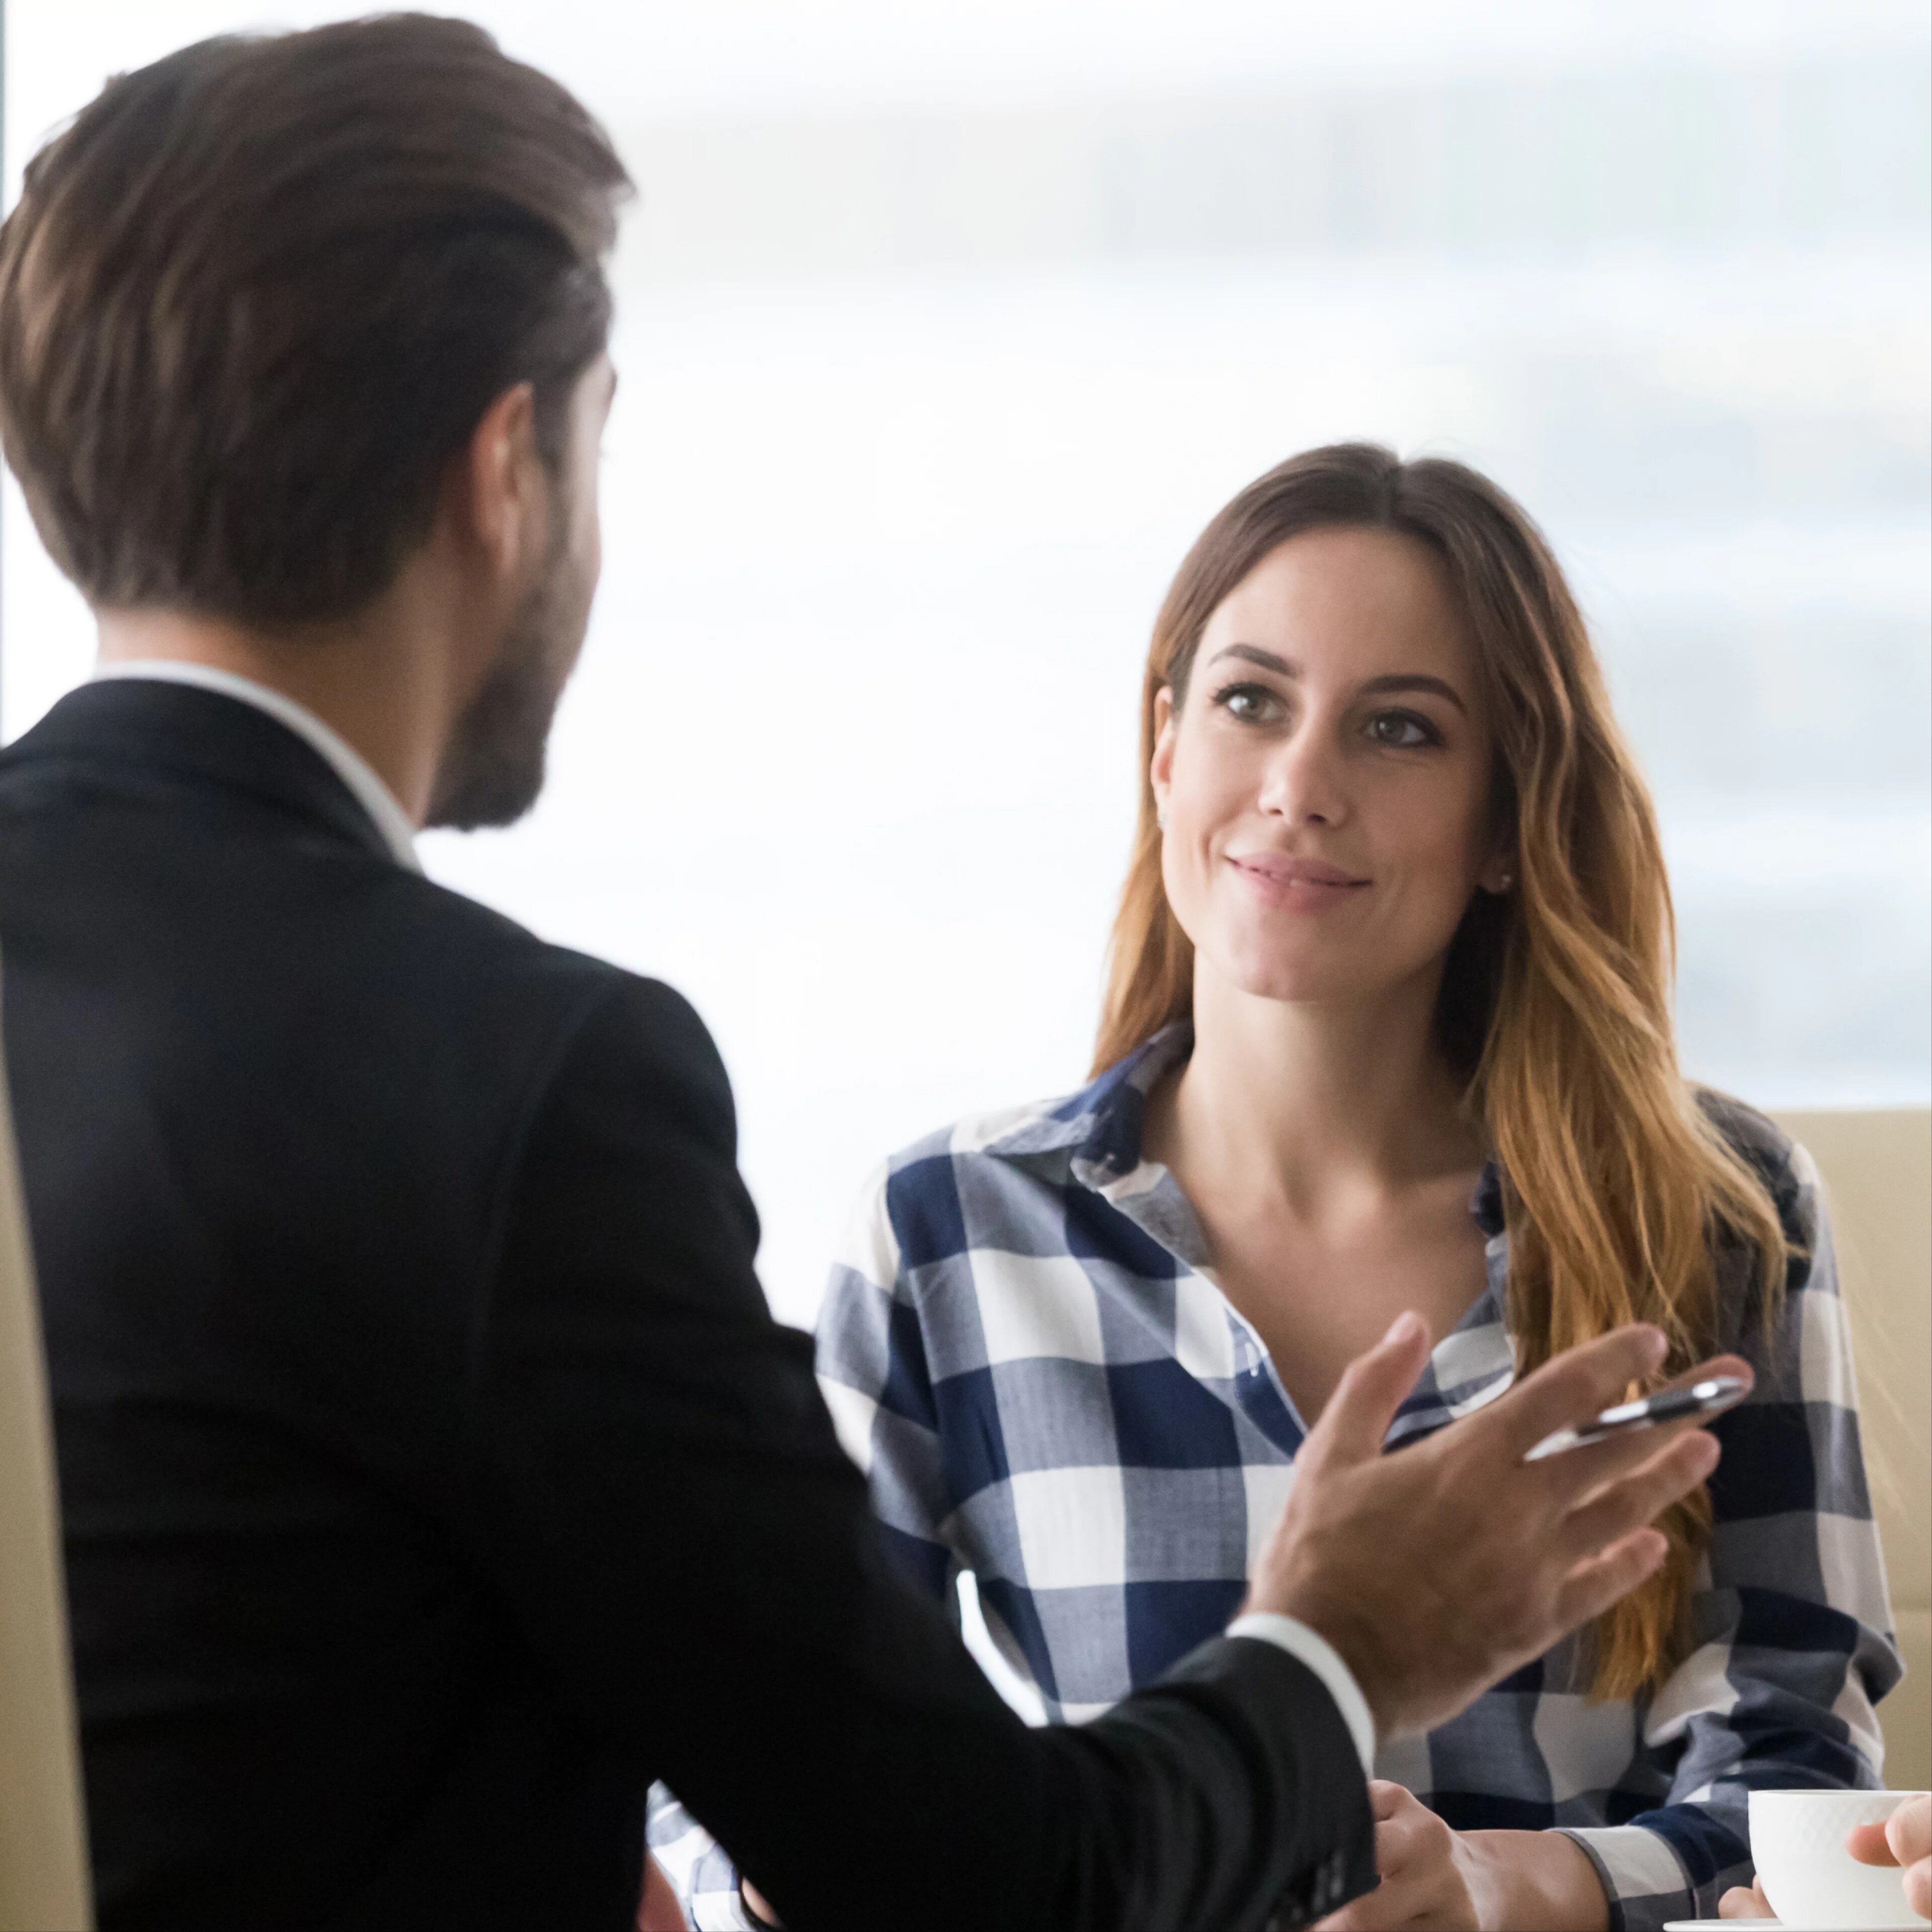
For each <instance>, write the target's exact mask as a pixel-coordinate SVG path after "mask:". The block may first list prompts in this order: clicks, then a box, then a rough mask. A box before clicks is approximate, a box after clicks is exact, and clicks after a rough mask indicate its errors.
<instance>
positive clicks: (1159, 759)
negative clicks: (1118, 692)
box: [1148, 685, 1176, 825]
mask: <svg viewBox="0 0 1932 1932" xmlns="http://www.w3.org/2000/svg"><path fill="white" fill-rule="evenodd" d="M1175 722H1176V718H1175V709H1174V692H1173V691H1172V688H1170V687H1169V686H1168V685H1162V686H1161V688H1160V690H1158V691H1156V692H1155V693H1154V757H1153V758H1152V759H1151V760H1150V762H1149V763H1148V783H1149V784H1151V785H1152V786H1153V787H1154V816H1155V817H1156V818H1157V819H1158V820H1160V823H1162V824H1163V825H1165V824H1166V823H1167V795H1168V793H1169V791H1170V790H1172V787H1173V784H1174V730H1175Z"/></svg>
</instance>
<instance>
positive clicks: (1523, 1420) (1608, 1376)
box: [1482, 1322, 1670, 1461]
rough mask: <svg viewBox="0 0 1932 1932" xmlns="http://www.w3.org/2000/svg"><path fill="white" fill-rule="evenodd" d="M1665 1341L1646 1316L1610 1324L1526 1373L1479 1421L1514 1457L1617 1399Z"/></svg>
mask: <svg viewBox="0 0 1932 1932" xmlns="http://www.w3.org/2000/svg"><path fill="white" fill-rule="evenodd" d="M1669 1346H1670V1345H1669V1344H1668V1343H1667V1342H1666V1341H1665V1340H1664V1331H1663V1330H1662V1329H1661V1328H1652V1326H1651V1325H1649V1323H1648V1322H1632V1323H1631V1324H1630V1325H1628V1326H1627V1327H1625V1328H1613V1329H1612V1330H1611V1331H1610V1334H1607V1335H1601V1336H1599V1337H1598V1338H1597V1340H1595V1341H1594V1342H1586V1343H1584V1344H1583V1346H1581V1347H1580V1348H1576V1349H1568V1350H1566V1351H1565V1352H1564V1353H1563V1354H1562V1355H1559V1356H1557V1357H1556V1358H1555V1360H1553V1361H1547V1362H1545V1363H1544V1365H1543V1366H1542V1367H1541V1368H1540V1369H1538V1370H1537V1372H1536V1373H1535V1374H1534V1375H1533V1376H1526V1378H1525V1379H1523V1381H1522V1382H1520V1383H1518V1384H1517V1386H1516V1387H1515V1388H1513V1389H1511V1391H1510V1392H1509V1394H1507V1395H1506V1396H1505V1397H1503V1398H1502V1400H1501V1401H1499V1402H1497V1403H1493V1404H1492V1405H1491V1406H1490V1408H1489V1409H1488V1410H1487V1411H1486V1412H1484V1417H1483V1418H1482V1420H1483V1421H1484V1427H1486V1428H1487V1429H1490V1430H1495V1431H1496V1432H1497V1433H1499V1435H1500V1436H1501V1437H1502V1442H1503V1446H1504V1448H1505V1450H1506V1451H1507V1452H1508V1454H1510V1456H1511V1457H1512V1459H1513V1460H1517V1461H1520V1460H1522V1459H1523V1457H1525V1456H1526V1455H1528V1454H1529V1452H1530V1451H1531V1450H1532V1449H1534V1448H1535V1447H1536V1445H1538V1443H1539V1442H1541V1441H1542V1440H1543V1439H1544V1437H1545V1436H1554V1435H1555V1434H1556V1432H1557V1430H1559V1429H1574V1428H1576V1427H1578V1426H1579V1425H1580V1424H1583V1423H1586V1422H1588V1421H1589V1420H1590V1418H1592V1416H1593V1415H1596V1414H1598V1412H1599V1411H1600V1410H1603V1409H1608V1408H1609V1407H1610V1406H1611V1404H1612V1403H1616V1402H1621V1401H1622V1400H1623V1397H1624V1394H1625V1391H1626V1390H1628V1388H1629V1387H1630V1385H1631V1383H1632V1382H1641V1381H1642V1380H1643V1379H1644V1378H1645V1377H1646V1376H1649V1375H1650V1374H1651V1373H1652V1372H1653V1371H1654V1370H1655V1369H1656V1368H1657V1367H1658V1364H1660V1363H1661V1362H1662V1361H1663V1360H1664V1354H1665V1352H1666V1350H1667V1348H1668V1347H1669ZM1571 1453H1572V1454H1580V1453H1582V1452H1581V1451H1572V1452H1571Z"/></svg>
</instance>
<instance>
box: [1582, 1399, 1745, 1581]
mask: <svg viewBox="0 0 1932 1932" xmlns="http://www.w3.org/2000/svg"><path fill="white" fill-rule="evenodd" d="M1718 1454H1719V1451H1718V1444H1717V1439H1716V1438H1715V1437H1714V1436H1707V1435H1706V1434H1705V1433H1703V1430H1694V1431H1693V1432H1692V1433H1691V1434H1689V1435H1688V1436H1680V1437H1679V1439H1678V1440H1677V1441H1676V1442H1673V1443H1671V1444H1670V1445H1669V1446H1668V1447H1667V1448H1665V1449H1664V1450H1663V1451H1661V1452H1658V1453H1654V1454H1652V1457H1651V1459H1650V1460H1649V1462H1647V1463H1645V1464H1644V1465H1643V1467H1642V1468H1641V1469H1637V1470H1636V1471H1634V1472H1633V1473H1632V1474H1631V1475H1628V1476H1625V1478H1623V1479H1622V1481H1620V1482H1616V1483H1613V1484H1611V1485H1610V1487H1609V1488H1607V1490H1604V1491H1603V1492H1602V1493H1601V1494H1599V1495H1598V1496H1594V1497H1592V1499H1591V1500H1590V1501H1589V1502H1587V1503H1586V1504H1585V1505H1583V1507H1582V1508H1580V1509H1574V1510H1572V1511H1571V1512H1570V1514H1569V1515H1568V1517H1565V1520H1564V1522H1563V1525H1562V1529H1560V1530H1559V1532H1557V1547H1558V1550H1559V1553H1561V1554H1562V1555H1564V1556H1567V1557H1568V1559H1569V1560H1570V1561H1571V1562H1572V1563H1581V1562H1586V1560H1588V1559H1589V1558H1591V1557H1593V1556H1595V1555H1596V1554H1597V1553H1598V1551H1599V1550H1605V1549H1607V1548H1608V1547H1610V1544H1613V1543H1615V1542H1616V1541H1617V1539H1618V1538H1619V1537H1622V1536H1628V1535H1629V1534H1630V1532H1631V1531H1632V1530H1634V1529H1642V1528H1643V1526H1644V1525H1645V1524H1646V1523H1655V1521H1656V1520H1657V1519H1658V1517H1660V1516H1661V1515H1662V1514H1664V1511H1666V1510H1667V1509H1668V1508H1670V1505H1672V1504H1673V1503H1674V1502H1676V1501H1677V1499H1679V1497H1680V1496H1688V1495H1689V1494H1690V1493H1691V1491H1692V1490H1694V1489H1695V1488H1696V1487H1697V1485H1698V1484H1700V1483H1701V1482H1702V1481H1703V1480H1704V1478H1706V1476H1708V1475H1709V1474H1710V1473H1711V1472H1712V1470H1713V1469H1715V1468H1716V1467H1717V1466H1718Z"/></svg>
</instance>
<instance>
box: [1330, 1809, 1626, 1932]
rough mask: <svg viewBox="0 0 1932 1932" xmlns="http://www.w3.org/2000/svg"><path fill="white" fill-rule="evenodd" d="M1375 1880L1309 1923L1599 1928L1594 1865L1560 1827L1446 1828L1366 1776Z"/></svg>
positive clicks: (1337, 1930) (1601, 1906)
mask: <svg viewBox="0 0 1932 1932" xmlns="http://www.w3.org/2000/svg"><path fill="white" fill-rule="evenodd" d="M1369 1805H1370V1809H1371V1810H1372V1811H1373V1812H1374V1814H1375V1819H1376V1870H1378V1871H1379V1872H1380V1873H1382V1883H1381V1884H1380V1885H1378V1886H1377V1887H1376V1889H1375V1890H1374V1891H1370V1892H1364V1894H1362V1896H1361V1897H1360V1898H1358V1899H1353V1900H1350V1902H1349V1903H1348V1904H1346V1905H1345V1906H1343V1908H1342V1909H1341V1910H1340V1912H1331V1914H1330V1915H1328V1917H1327V1918H1325V1919H1323V1920H1322V1921H1321V1922H1320V1924H1319V1925H1318V1926H1317V1927H1316V1932H1392V1928H1394V1927H1397V1926H1400V1927H1403V1928H1405V1932H1466V1928H1469V1927H1481V1928H1482V1932H1532V1928H1533V1929H1534V1932H1604V1927H1606V1926H1607V1925H1608V1924H1609V1923H1610V1902H1609V1900H1607V1899H1606V1898H1605V1897H1604V1888H1603V1885H1602V1884H1601V1882H1600V1881H1599V1879H1598V1876H1597V1868H1596V1867H1595V1865H1593V1864H1592V1863H1591V1862H1590V1860H1589V1855H1588V1853H1586V1852H1584V1851H1583V1849H1582V1848H1581V1847H1580V1846H1578V1845H1577V1843H1576V1842H1575V1841H1574V1840H1572V1839H1571V1838H1567V1837H1565V1835H1564V1834H1563V1833H1562V1832H1452V1831H1451V1829H1449V1827H1448V1826H1447V1825H1445V1823H1443V1822H1442V1820H1441V1819H1440V1818H1439V1817H1436V1814H1435V1813H1434V1812H1433V1811H1430V1809H1429V1808H1428V1807H1427V1805H1424V1804H1423V1803H1421V1801H1420V1800H1419V1799H1416V1798H1415V1797H1414V1796H1412V1795H1411V1794H1410V1793H1409V1792H1408V1791H1406V1790H1404V1789H1403V1787H1402V1786H1400V1784H1384V1783H1383V1782H1382V1780H1381V1779H1379V1778H1377V1779H1374V1780H1373V1781H1371V1782H1370V1786H1369Z"/></svg>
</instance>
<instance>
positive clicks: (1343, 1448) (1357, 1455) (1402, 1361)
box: [1302, 1313, 1429, 1463]
mask: <svg viewBox="0 0 1932 1932" xmlns="http://www.w3.org/2000/svg"><path fill="white" fill-rule="evenodd" d="M1428 1359H1429V1324H1428V1323H1427V1322H1425V1321H1424V1320H1423V1319H1422V1317H1421V1316H1419V1315H1417V1314H1414V1313H1404V1314H1401V1315H1398V1316H1397V1317H1396V1319H1394V1321H1393V1322H1391V1323H1390V1324H1389V1326H1388V1334H1385V1336H1383V1337H1382V1340H1380V1341H1379V1342H1378V1343H1376V1346H1374V1347H1373V1349H1368V1350H1367V1351H1365V1352H1364V1353H1363V1354H1361V1355H1358V1356H1357V1357H1356V1358H1355V1360H1354V1361H1352V1362H1351V1363H1350V1364H1349V1366H1348V1367H1347V1368H1346V1369H1345V1370H1343V1372H1342V1379H1341V1381H1340V1382H1339V1383H1338V1384H1337V1385H1336V1389H1335V1393H1334V1394H1333V1395H1332V1396H1331V1397H1329V1399H1328V1407H1327V1408H1326V1409H1324V1410H1323V1411H1322V1420H1321V1421H1319V1422H1318V1423H1317V1424H1316V1426H1315V1427H1314V1430H1313V1432H1312V1433H1310V1436H1309V1439H1308V1448H1309V1449H1313V1450H1314V1451H1316V1453H1317V1454H1319V1455H1321V1456H1322V1457H1331V1456H1336V1457H1340V1458H1341V1459H1342V1460H1343V1461H1344V1462H1350V1463H1359V1462H1365V1461H1367V1460H1369V1459H1370V1457H1376V1456H1379V1455H1380V1454H1382V1440H1383V1439H1384V1438H1385V1436H1387V1435H1388V1432H1389V1424H1391V1422H1393V1421H1394V1420H1395V1412H1396V1410H1397V1407H1398V1406H1400V1403H1401V1401H1402V1399H1403V1397H1404V1396H1406V1394H1408V1393H1409V1391H1410V1390H1411V1389H1412V1388H1415V1381H1416V1378H1417V1377H1418V1376H1419V1375H1421V1373H1422V1365H1423V1364H1424V1363H1425V1362H1426V1361H1428ZM1302 1453H1303V1454H1304V1455H1305V1454H1307V1450H1304V1451H1303V1452H1302Z"/></svg>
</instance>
